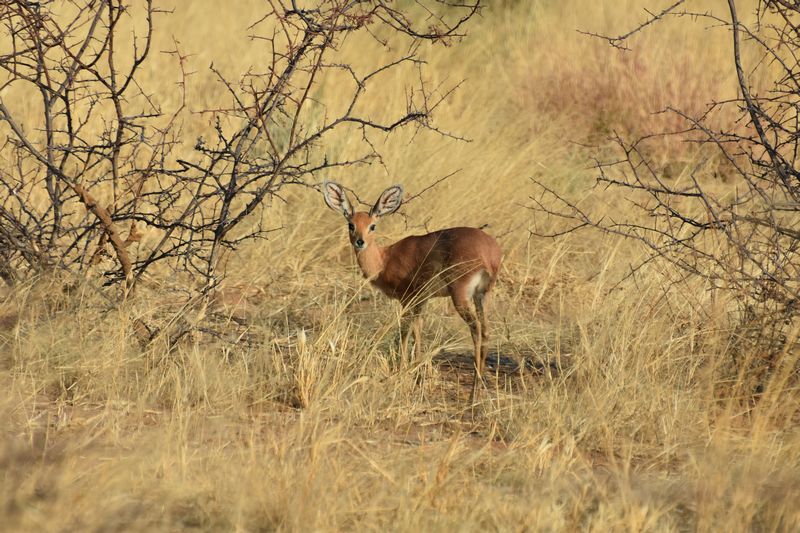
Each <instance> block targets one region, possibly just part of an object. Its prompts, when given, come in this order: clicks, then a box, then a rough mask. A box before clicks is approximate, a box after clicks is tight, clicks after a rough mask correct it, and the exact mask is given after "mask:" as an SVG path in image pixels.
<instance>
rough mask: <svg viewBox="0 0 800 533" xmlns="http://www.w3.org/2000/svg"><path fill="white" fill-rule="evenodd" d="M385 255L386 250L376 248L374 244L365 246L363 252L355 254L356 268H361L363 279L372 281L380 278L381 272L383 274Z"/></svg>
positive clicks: (381, 247)
mask: <svg viewBox="0 0 800 533" xmlns="http://www.w3.org/2000/svg"><path fill="white" fill-rule="evenodd" d="M385 254H386V250H385V249H384V247H383V246H378V245H377V244H375V243H372V244H370V245H369V246H367V248H366V249H365V250H361V251H360V252H358V253H356V260H357V261H358V266H359V267H361V272H363V273H364V277H365V278H367V279H370V280H374V279H375V278H377V277H378V276H380V274H381V272H383V266H384V264H385V262H384V258H385Z"/></svg>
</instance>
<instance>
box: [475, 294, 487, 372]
mask: <svg viewBox="0 0 800 533" xmlns="http://www.w3.org/2000/svg"><path fill="white" fill-rule="evenodd" d="M472 301H473V303H474V304H475V312H476V313H477V315H478V325H479V331H480V337H481V339H480V340H481V343H480V351H481V355H480V358H481V365H480V368H481V370H483V368H484V367H485V366H486V358H487V357H488V355H489V324H488V323H487V321H486V312H485V306H486V305H487V304H488V302H489V293H488V292H485V291H484V290H476V291H475V294H474V295H473V296H472Z"/></svg>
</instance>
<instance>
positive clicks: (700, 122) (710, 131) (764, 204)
mask: <svg viewBox="0 0 800 533" xmlns="http://www.w3.org/2000/svg"><path fill="white" fill-rule="evenodd" d="M690 5H691V2H684V1H679V2H677V3H675V4H673V5H672V6H670V7H668V8H667V9H665V10H664V11H662V12H660V13H657V14H655V15H653V16H652V18H650V19H648V20H647V21H646V22H645V23H644V24H643V25H641V26H639V27H637V28H635V29H634V30H633V31H631V32H628V33H627V34H625V35H622V36H619V37H607V36H597V37H600V38H602V39H605V40H606V41H607V42H609V43H610V44H611V45H613V46H615V47H620V48H621V47H625V44H626V42H627V40H628V39H629V37H630V36H631V35H634V34H636V33H637V32H639V31H642V30H644V29H645V28H646V27H648V26H649V25H650V24H651V23H653V22H658V21H659V20H662V19H663V18H665V17H685V16H688V15H691V16H693V17H698V18H700V19H701V20H702V21H704V22H710V23H713V25H715V26H719V27H722V28H725V29H727V30H728V31H730V35H731V36H732V48H731V55H730V64H731V67H732V69H733V70H734V71H735V74H736V79H737V83H738V88H739V96H738V97H737V98H734V99H731V100H726V101H716V102H711V103H709V105H708V106H707V108H706V110H704V111H703V112H702V113H691V112H688V111H685V110H681V109H676V108H667V109H666V110H665V113H669V114H671V115H672V116H674V117H676V118H678V119H680V120H681V121H682V123H683V124H684V127H683V128H681V131H679V132H678V133H675V132H668V133H669V134H670V135H677V136H679V138H680V139H681V140H682V141H683V143H684V144H685V146H687V147H691V146H694V145H700V146H701V147H704V148H705V149H706V150H708V149H713V152H714V153H715V155H716V157H718V158H721V160H722V161H723V162H724V167H723V168H722V170H720V169H719V168H710V167H711V165H709V158H710V157H711V156H709V157H704V158H703V157H701V158H700V160H699V162H695V163H694V164H692V165H691V166H688V167H685V168H683V169H681V170H680V172H678V173H675V172H674V171H672V170H671V169H669V168H667V167H666V166H665V165H658V164H657V163H656V162H654V161H653V158H651V157H649V155H648V148H647V147H648V143H651V142H654V141H657V140H658V139H659V138H660V135H659V134H658V133H656V134H652V135H650V136H644V137H640V138H639V139H636V140H634V141H629V140H626V139H624V138H623V137H621V136H616V137H615V138H614V139H613V140H614V142H615V144H616V147H617V152H616V153H615V154H614V155H613V156H612V157H611V158H607V159H604V160H601V161H599V162H598V163H597V165H596V169H597V171H598V173H599V174H598V177H597V180H596V184H597V186H598V187H599V188H602V189H605V190H606V191H607V194H608V196H609V197H610V198H611V200H610V201H611V202H612V205H613V206H614V207H612V208H611V214H610V215H606V216H597V215H596V214H595V213H593V212H592V208H590V207H586V206H585V205H584V204H581V203H580V202H576V201H573V200H572V199H570V198H569V197H568V195H566V194H565V193H563V192H562V191H558V190H556V189H554V188H552V187H548V186H546V185H544V184H542V183H539V182H538V181H537V182H536V183H537V186H538V193H537V195H536V197H535V198H534V201H535V204H536V209H538V210H540V211H543V212H544V213H546V214H547V215H549V216H552V217H556V218H558V219H560V220H562V221H565V223H566V226H567V228H566V229H565V230H563V231H557V232H549V233H548V234H550V235H556V234H561V233H564V232H571V231H573V230H575V229H577V228H582V227H592V228H597V229H600V230H601V231H603V232H606V233H609V234H614V235H619V236H622V237H624V238H628V239H633V240H636V241H638V242H640V243H642V244H644V246H645V248H646V250H648V252H649V253H648V254H647V256H646V259H644V260H643V261H642V263H641V264H639V265H636V266H634V267H633V270H632V273H633V274H635V273H636V271H637V270H638V269H639V268H641V267H642V266H643V265H646V264H650V263H652V262H653V261H657V260H666V261H668V262H669V263H671V264H673V265H675V266H677V267H678V269H679V272H682V274H681V275H678V276H675V287H677V288H678V290H687V289H686V285H683V284H682V283H681V281H682V280H685V279H687V277H692V278H696V277H699V278H701V279H703V280H705V281H706V282H707V287H708V289H709V290H712V291H714V292H716V293H719V294H725V295H729V296H731V297H732V298H733V301H734V302H736V304H737V306H736V313H735V318H734V322H735V324H736V325H737V331H738V333H737V335H736V339H737V340H736V342H737V343H744V344H742V345H741V346H739V347H738V348H736V347H734V348H735V349H734V350H733V351H734V352H735V353H740V354H744V353H747V352H749V354H748V355H746V356H744V355H743V356H742V357H741V359H738V362H739V363H741V364H744V365H745V366H750V365H752V364H754V363H759V361H760V362H764V361H766V362H767V367H766V368H767V369H769V368H773V367H774V365H776V364H778V359H779V356H780V355H781V354H782V353H785V352H786V351H787V350H789V349H792V348H793V347H794V346H795V341H796V330H797V323H796V319H797V316H798V312H799V311H800V306H798V302H800V300H799V299H798V298H799V297H800V281H799V280H800V253H799V252H800V240H798V237H800V216H799V215H800V179H799V178H800V171H798V169H797V156H798V148H799V146H798V138H799V136H798V133H800V129H799V128H800V119H799V118H798V117H799V116H798V113H797V109H798V107H797V106H798V103H800V102H799V101H798V94H800V63H798V50H800V37H798V35H799V34H798V25H797V24H798V17H800V7H797V6H795V5H793V4H790V3H787V2H780V1H767V2H763V3H760V4H759V5H758V8H757V11H756V13H755V15H756V16H755V17H754V18H753V22H752V23H744V22H742V19H741V18H740V17H739V15H738V14H737V11H736V8H735V4H734V2H733V1H732V0H731V1H730V2H728V13H727V16H726V17H722V16H717V15H715V14H713V13H712V12H697V13H695V12H692V10H691V8H690ZM651 31H652V30H651ZM745 43H746V45H747V46H749V47H750V48H751V50H750V52H751V55H749V56H748V57H754V55H753V50H755V51H757V53H758V54H757V55H758V56H759V61H758V62H756V63H755V64H750V65H748V64H745V63H744V60H743V57H744V53H743V48H744V47H745ZM764 77H768V79H770V80H772V81H773V84H772V85H771V86H770V87H769V89H768V90H761V91H759V90H758V89H757V88H756V87H757V85H758V81H756V80H761V79H763V78H764ZM726 115H728V116H730V115H733V116H735V117H736V120H735V121H723V122H722V126H718V123H719V122H718V121H716V122H715V117H719V116H726ZM661 135H664V134H661ZM745 347H746V349H745ZM753 354H756V357H752V355H753ZM757 366H759V365H757ZM762 368H763V367H762ZM756 374H758V372H756Z"/></svg>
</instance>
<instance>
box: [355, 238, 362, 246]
mask: <svg viewBox="0 0 800 533" xmlns="http://www.w3.org/2000/svg"><path fill="white" fill-rule="evenodd" d="M356 246H364V239H356Z"/></svg>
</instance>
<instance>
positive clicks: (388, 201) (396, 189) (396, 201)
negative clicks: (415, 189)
mask: <svg viewBox="0 0 800 533" xmlns="http://www.w3.org/2000/svg"><path fill="white" fill-rule="evenodd" d="M402 203H403V186H402V185H392V186H391V187H389V188H388V189H386V190H385V191H383V192H382V193H381V197H380V198H378V201H377V202H375V205H374V206H372V209H370V211H369V214H370V215H371V216H373V217H383V216H386V215H391V214H392V213H394V212H395V211H397V210H398V209H399V208H400V204H402Z"/></svg>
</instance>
